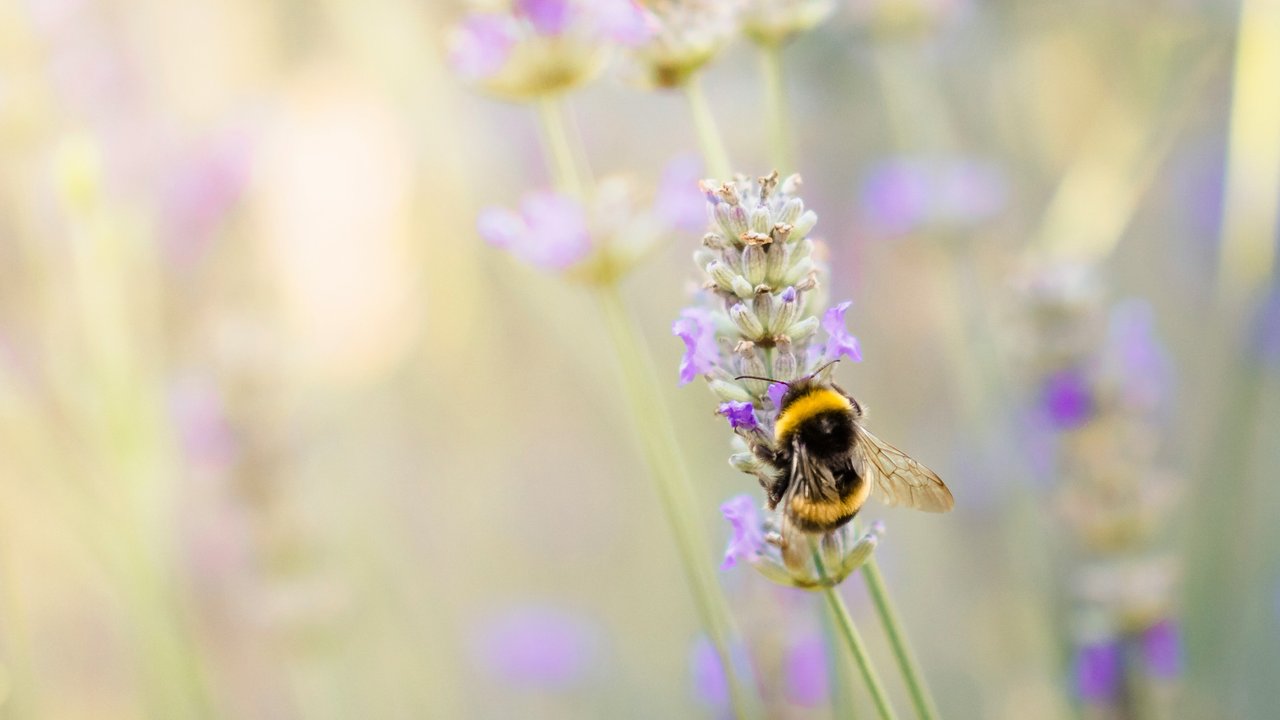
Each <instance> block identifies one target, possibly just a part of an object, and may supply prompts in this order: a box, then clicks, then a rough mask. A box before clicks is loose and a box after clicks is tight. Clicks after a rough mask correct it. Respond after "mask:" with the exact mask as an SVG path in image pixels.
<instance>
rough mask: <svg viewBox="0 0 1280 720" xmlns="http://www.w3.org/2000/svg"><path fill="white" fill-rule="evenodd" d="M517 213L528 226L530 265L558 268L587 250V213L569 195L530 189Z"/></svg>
mask: <svg viewBox="0 0 1280 720" xmlns="http://www.w3.org/2000/svg"><path fill="white" fill-rule="evenodd" d="M520 213H521V215H523V216H524V220H525V222H526V223H528V225H529V231H530V235H531V237H530V240H531V244H532V247H531V248H530V249H529V254H528V259H529V261H530V262H532V263H533V264H534V265H538V266H540V267H545V268H550V269H552V270H562V269H564V268H567V267H569V266H570V265H572V264H574V263H576V262H578V261H579V260H581V259H583V258H584V257H586V255H587V253H588V252H590V250H591V239H590V236H589V235H588V233H587V214H586V211H584V210H583V208H582V205H580V204H579V203H578V201H576V200H574V199H573V198H570V197H568V196H566V195H561V194H559V193H554V192H545V191H543V192H532V193H529V194H528V195H525V198H524V201H523V202H521V203H520Z"/></svg>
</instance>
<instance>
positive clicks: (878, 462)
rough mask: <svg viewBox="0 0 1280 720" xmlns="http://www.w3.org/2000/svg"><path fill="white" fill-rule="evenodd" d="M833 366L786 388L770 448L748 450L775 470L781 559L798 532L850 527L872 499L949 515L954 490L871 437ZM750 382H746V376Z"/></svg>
mask: <svg viewBox="0 0 1280 720" xmlns="http://www.w3.org/2000/svg"><path fill="white" fill-rule="evenodd" d="M836 362H837V361H835V360H833V361H831V362H829V363H827V364H826V365H824V366H823V367H822V368H820V369H819V370H818V371H817V372H815V373H813V374H812V375H809V376H807V377H804V378H801V379H799V380H796V381H793V382H790V383H786V382H783V381H781V380H772V379H768V378H755V379H760V380H767V381H768V382H770V383H779V384H782V385H785V386H786V388H787V390H786V393H785V394H784V395H783V396H782V399H781V402H780V404H779V411H778V418H777V420H776V421H775V423H774V433H773V442H772V443H754V444H753V445H752V446H751V452H752V453H754V454H755V455H756V456H757V457H758V458H760V460H762V461H763V462H764V463H765V464H766V465H767V466H769V467H772V468H773V481H772V483H770V484H769V485H768V486H766V487H765V490H766V491H767V492H768V495H769V508H770V509H775V508H778V507H781V512H782V526H781V535H780V537H778V538H777V540H776V542H779V543H781V546H782V549H783V553H784V556H785V555H786V554H788V552H789V551H790V547H789V546H790V545H792V544H795V543H796V541H797V540H798V539H799V537H800V535H801V534H811V535H822V534H825V533H829V532H832V531H834V530H836V529H838V528H840V527H841V526H843V525H844V524H846V523H848V522H849V521H850V520H852V519H853V517H854V516H855V515H857V513H858V511H859V510H861V509H862V506H863V504H864V503H866V501H867V498H869V497H870V496H871V495H872V494H875V496H876V498H877V499H879V500H881V501H883V502H884V503H885V504H887V505H904V506H906V507H910V508H915V509H917V510H924V511H926V512H947V511H948V510H950V509H951V508H952V507H954V505H955V500H954V498H953V497H952V495H951V491H950V490H948V489H947V486H946V484H945V483H943V482H942V479H941V478H939V477H938V475H937V474H936V473H934V472H933V471H932V470H930V469H929V468H927V467H925V466H924V465H921V464H920V463H918V462H916V461H915V460H913V459H912V458H911V457H910V456H908V455H907V454H906V453H904V452H902V451H901V450H899V449H897V448H895V447H894V446H892V445H890V444H888V443H886V442H884V441H883V440H881V439H880V438H878V437H876V436H875V435H872V434H871V433H870V432H869V431H868V430H867V429H866V428H865V427H864V426H863V424H862V419H863V417H864V413H863V409H862V406H861V405H859V404H858V401H857V400H854V399H853V397H852V396H851V395H849V394H848V393H847V392H845V391H844V390H843V389H842V388H841V387H840V386H839V385H836V384H835V383H834V382H831V381H830V380H829V379H827V377H826V376H827V374H828V371H829V370H830V369H831V367H832V366H833V365H834V364H835V363H836ZM742 377H746V376H742Z"/></svg>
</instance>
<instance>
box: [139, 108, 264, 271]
mask: <svg viewBox="0 0 1280 720" xmlns="http://www.w3.org/2000/svg"><path fill="white" fill-rule="evenodd" d="M251 155H252V153H251V148H250V144H249V139H248V138H247V137H246V136H245V135H243V134H241V133H229V134H226V135H224V136H221V137H215V138H213V139H211V140H210V141H207V142H206V143H205V144H204V145H203V146H201V147H199V148H197V149H196V151H195V152H194V153H193V154H192V155H191V156H190V157H188V158H187V159H185V160H184V161H182V162H180V163H179V164H177V165H176V166H174V167H173V169H172V172H170V173H168V174H167V176H166V177H165V178H164V187H163V188H162V189H161V190H160V194H161V198H162V207H161V212H162V226H161V227H162V230H163V233H164V235H163V237H162V238H161V242H163V243H164V246H165V250H166V251H167V254H168V255H169V257H170V259H171V260H172V261H173V262H174V264H175V265H176V266H178V267H190V266H192V265H195V264H196V263H197V262H198V261H199V260H200V259H202V258H203V256H204V255H205V253H206V251H207V250H208V249H209V247H210V245H211V242H212V240H213V238H214V235H215V233H216V231H217V230H218V228H219V227H220V225H221V224H222V223H223V221H224V220H225V218H226V217H227V215H228V213H230V212H231V210H232V209H233V208H234V207H235V205H236V204H237V203H238V202H239V201H240V198H241V196H242V195H243V193H244V190H245V187H246V186H247V184H248V180H249V169H250V168H249V164H250V156H251Z"/></svg>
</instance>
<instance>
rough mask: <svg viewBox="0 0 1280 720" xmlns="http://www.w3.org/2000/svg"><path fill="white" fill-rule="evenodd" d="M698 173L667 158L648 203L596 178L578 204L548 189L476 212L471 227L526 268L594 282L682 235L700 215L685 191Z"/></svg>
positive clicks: (619, 184)
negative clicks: (514, 204)
mask: <svg viewBox="0 0 1280 720" xmlns="http://www.w3.org/2000/svg"><path fill="white" fill-rule="evenodd" d="M700 169H701V166H700V164H699V163H698V162H696V161H694V160H692V158H689V157H677V158H676V159H674V160H672V161H671V162H670V163H669V164H668V166H667V168H666V170H665V171H664V172H663V174H662V180H661V183H660V185H659V187H658V189H657V192H656V197H654V198H653V199H652V200H651V201H648V200H646V199H644V198H643V197H642V194H641V193H640V192H639V190H638V189H637V188H636V186H635V185H634V184H633V183H630V182H628V181H627V180H625V179H623V178H620V177H615V178H606V179H604V180H602V181H601V182H600V183H599V186H598V187H597V188H596V191H595V193H594V194H593V196H592V197H591V199H590V200H588V201H585V202H584V201H582V200H579V199H577V198H574V197H572V196H569V195H566V194H564V193H560V192H555V191H551V190H535V191H531V192H529V193H526V194H525V196H524V197H523V198H522V199H521V201H520V204H519V206H518V207H517V208H515V209H509V208H504V207H489V208H485V209H484V210H482V211H481V212H480V216H479V218H478V219H477V223H476V224H477V229H478V231H479V233H480V237H482V238H484V240H485V241H486V242H488V243H489V244H490V245H492V246H494V247H496V248H498V249H500V250H504V251H506V252H508V253H510V254H511V255H512V256H514V257H515V258H517V259H518V260H521V261H523V262H525V263H528V264H529V265H532V266H534V267H537V268H540V269H542V270H549V271H552V272H569V273H576V274H577V276H579V277H580V278H581V279H585V280H602V279H605V277H604V276H603V275H602V273H606V272H617V271H619V270H623V269H626V268H628V267H630V266H631V265H632V264H633V263H634V262H635V261H636V260H637V259H639V258H640V257H642V256H644V255H645V254H646V253H648V252H649V251H651V250H652V248H653V246H654V244H655V243H657V242H659V241H660V240H661V239H662V238H663V237H664V236H665V235H666V234H667V233H669V232H671V231H673V230H687V229H688V228H689V227H690V224H691V223H690V215H691V214H692V213H693V212H697V213H699V216H700V214H701V205H702V203H701V200H700V199H699V198H698V196H697V194H696V193H690V192H688V189H689V188H692V187H696V185H697V182H698V175H699V171H700ZM681 189H683V190H684V192H683V193H682V192H680V190H681ZM689 198H692V200H693V202H692V203H691V202H690V201H689Z"/></svg>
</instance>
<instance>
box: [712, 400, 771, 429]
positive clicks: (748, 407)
mask: <svg viewBox="0 0 1280 720" xmlns="http://www.w3.org/2000/svg"><path fill="white" fill-rule="evenodd" d="M716 412H717V413H719V414H721V415H723V416H725V417H726V418H728V419H729V426H730V427H732V428H733V429H734V430H755V429H757V428H759V427H760V421H759V420H758V419H757V418H756V408H755V406H754V405H752V404H751V403H749V402H735V401H732V400H730V401H729V402H726V403H720V408H719V409H718V410H716Z"/></svg>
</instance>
